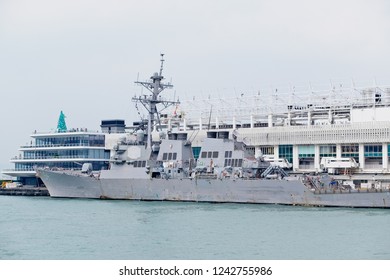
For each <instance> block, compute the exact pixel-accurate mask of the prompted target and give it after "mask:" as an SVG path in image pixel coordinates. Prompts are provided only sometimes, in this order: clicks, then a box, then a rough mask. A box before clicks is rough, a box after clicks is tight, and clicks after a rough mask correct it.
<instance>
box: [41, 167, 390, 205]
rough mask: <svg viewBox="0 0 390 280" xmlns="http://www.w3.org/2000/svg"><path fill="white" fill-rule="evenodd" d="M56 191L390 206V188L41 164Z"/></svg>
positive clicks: (106, 195)
mask: <svg viewBox="0 0 390 280" xmlns="http://www.w3.org/2000/svg"><path fill="white" fill-rule="evenodd" d="M38 174H39V176H40V177H41V178H42V180H43V181H44V182H45V185H46V187H47V188H48V190H49V193H50V195H51V196H52V197H66V198H95V199H126V200H151V201H165V200H166V201H183V202H185V201H192V202H194V201H195V202H232V203H254V204H256V203H259V204H284V205H303V206H338V207H366V208H390V192H389V191H388V190H375V189H365V190H337V191H336V190H333V191H330V190H326V189H324V190H313V189H310V188H308V187H307V186H306V185H305V184H304V183H303V182H302V180H300V179H299V178H290V179H287V180H286V179H281V180H265V179H258V180H257V179H253V180H243V179H239V178H237V179H232V178H224V179H208V178H183V179H156V178H149V179H144V178H143V179H132V178H122V179H118V178H97V177H93V176H85V175H82V174H79V175H75V174H72V173H69V172H63V171H51V170H38Z"/></svg>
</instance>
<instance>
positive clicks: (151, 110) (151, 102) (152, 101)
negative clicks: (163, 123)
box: [132, 54, 179, 148]
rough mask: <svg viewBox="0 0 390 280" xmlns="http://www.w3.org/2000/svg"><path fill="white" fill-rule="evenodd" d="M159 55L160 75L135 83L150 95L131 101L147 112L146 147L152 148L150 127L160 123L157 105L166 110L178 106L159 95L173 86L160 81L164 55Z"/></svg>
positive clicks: (156, 74) (175, 102) (155, 74)
mask: <svg viewBox="0 0 390 280" xmlns="http://www.w3.org/2000/svg"><path fill="white" fill-rule="evenodd" d="M160 55H161V60H160V61H161V66H160V73H157V72H156V73H154V74H153V76H152V77H150V79H151V81H149V82H139V81H136V82H135V83H136V84H140V85H142V86H144V87H145V88H146V89H147V90H149V91H150V92H151V93H152V95H149V96H147V95H143V96H139V97H133V98H132V100H133V101H134V102H140V103H141V104H142V105H143V106H144V107H145V108H146V110H147V111H148V132H147V133H148V140H147V144H146V147H147V148H151V147H152V127H153V126H155V124H156V122H158V123H160V117H159V112H158V111H157V104H162V105H163V106H164V108H163V109H162V110H164V109H165V108H167V107H168V106H170V105H173V104H178V103H179V102H177V101H167V100H163V99H162V98H161V96H159V94H160V93H161V92H162V91H163V90H164V89H166V88H172V87H173V85H171V84H170V83H167V84H163V83H162V82H161V81H162V80H163V79H164V76H163V75H162V71H163V65H164V61H165V60H164V54H160Z"/></svg>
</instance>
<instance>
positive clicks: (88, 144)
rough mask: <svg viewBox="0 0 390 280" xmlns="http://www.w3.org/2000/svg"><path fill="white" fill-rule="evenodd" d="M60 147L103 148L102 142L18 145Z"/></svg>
mask: <svg viewBox="0 0 390 280" xmlns="http://www.w3.org/2000/svg"><path fill="white" fill-rule="evenodd" d="M61 147H94V148H95V147H98V148H104V143H100V144H93V143H68V144H45V145H28V146H20V148H24V149H25V148H33V149H35V148H61Z"/></svg>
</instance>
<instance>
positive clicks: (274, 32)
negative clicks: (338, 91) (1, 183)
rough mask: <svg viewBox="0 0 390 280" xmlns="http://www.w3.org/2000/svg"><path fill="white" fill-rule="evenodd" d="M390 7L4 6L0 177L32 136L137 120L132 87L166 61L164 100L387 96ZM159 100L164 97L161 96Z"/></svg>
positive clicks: (23, 0) (92, 1) (56, 2)
mask: <svg viewBox="0 0 390 280" xmlns="http://www.w3.org/2000/svg"><path fill="white" fill-rule="evenodd" d="M389 50H390V4H388V2H387V1H379V0H371V1H368V0H367V1H359V0H355V1H352V0H351V1H342V0H326V1H322V0H321V1H305V0H296V1H282V0H279V1H278V0H273V1H263V0H237V1H232V0H225V1H219V0H214V1H210V0H197V1H180V0H164V1H151V0H142V1H139V0H137V1H135V0H128V1H125V0H110V1H103V0H34V1H30V0H0V93H1V94H0V100H1V117H0V126H1V131H2V135H1V136H2V138H1V145H0V169H3V168H11V167H13V165H11V164H9V162H8V161H9V159H10V158H11V157H12V156H15V155H18V154H19V152H18V147H19V146H20V145H24V144H26V143H29V142H30V138H29V135H30V134H31V132H32V131H34V130H37V131H50V130H51V129H53V128H55V127H56V124H57V120H58V116H59V113H60V111H61V110H63V111H64V113H65V115H66V116H67V119H66V121H67V125H68V128H72V127H87V128H90V129H96V130H98V129H99V125H100V120H101V119H110V118H122V119H125V120H126V121H127V122H128V123H130V122H131V121H133V120H134V118H135V117H136V113H135V112H134V109H133V104H132V103H131V97H132V96H134V94H136V93H139V92H140V88H139V87H137V86H135V85H134V83H133V81H134V80H136V78H137V74H138V73H139V77H140V80H145V79H147V78H149V77H150V75H151V74H152V73H153V72H156V71H158V69H159V64H160V62H159V59H160V58H159V54H160V52H163V53H165V54H166V56H165V59H166V62H165V71H164V74H165V77H166V78H167V79H168V80H170V79H172V83H173V84H174V85H175V88H174V90H175V91H170V92H167V93H168V94H169V93H170V94H172V95H173V94H174V92H176V96H179V97H180V99H182V100H185V99H189V98H192V97H193V96H199V95H202V94H207V95H208V94H213V92H218V94H222V95H223V94H225V93H224V92H225V91H224V90H225V89H228V90H226V92H229V89H233V88H240V89H241V88H242V89H247V88H252V89H257V88H264V87H269V86H283V85H288V84H290V85H291V84H294V85H298V86H301V85H305V84H308V83H309V82H311V83H313V84H326V83H329V81H330V80H331V79H354V80H355V81H359V82H362V83H365V84H366V85H369V83H370V82H371V81H373V80H374V78H375V79H376V80H377V82H378V84H389V85H390V82H389V80H390V79H389V78H390V75H389V74H390V55H389ZM167 93H165V94H167Z"/></svg>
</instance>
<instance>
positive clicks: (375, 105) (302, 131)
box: [165, 84, 390, 174]
mask: <svg viewBox="0 0 390 280" xmlns="http://www.w3.org/2000/svg"><path fill="white" fill-rule="evenodd" d="M165 122H166V123H167V124H168V127H171V126H173V125H174V124H176V125H178V124H179V123H180V124H179V125H180V127H181V130H192V133H189V138H190V140H192V142H193V146H194V152H195V154H196V146H199V147H200V146H201V142H202V138H203V137H204V136H205V133H206V131H210V130H211V131H212V130H230V131H232V132H233V133H231V134H232V135H234V136H235V137H237V138H238V140H241V141H243V142H244V143H245V144H246V145H247V146H249V147H253V149H255V151H256V154H257V155H264V156H267V157H272V158H275V159H278V158H285V159H287V160H288V161H289V162H290V163H292V170H293V171H294V172H320V171H322V166H321V159H322V158H326V157H327V158H335V159H345V158H351V159H352V160H353V162H355V163H357V165H358V168H355V170H354V172H360V173H373V174H376V173H381V174H387V173H389V174H390V167H389V155H390V147H389V146H390V87H382V86H381V87H380V86H375V87H369V88H367V87H365V88H357V87H355V86H352V87H348V88H346V87H344V86H343V85H342V84H339V85H338V86H332V87H331V89H328V90H318V91H314V90H313V89H312V88H309V89H308V90H306V91H304V90H301V91H298V90H296V89H295V88H290V89H288V90H286V91H284V92H282V91H280V90H279V91H278V90H270V91H269V92H260V91H259V92H255V93H253V92H252V94H247V93H242V94H239V95H238V96H237V95H236V97H233V98H207V99H203V100H196V99H195V98H193V99H192V100H190V101H185V102H182V104H181V105H180V107H179V108H177V109H176V115H175V117H174V118H170V117H167V118H166V120H165Z"/></svg>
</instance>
